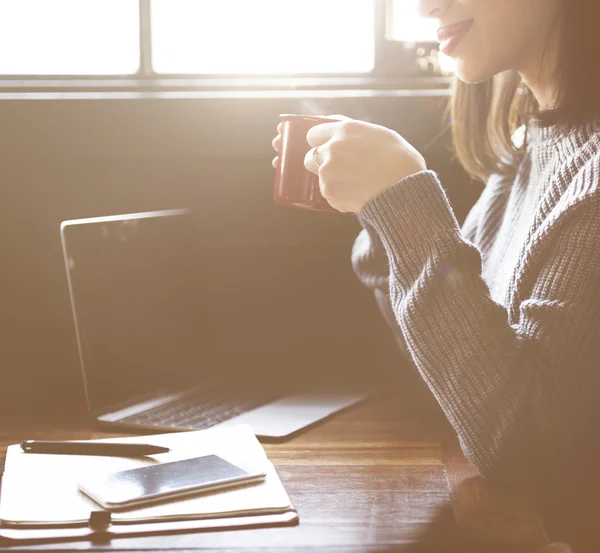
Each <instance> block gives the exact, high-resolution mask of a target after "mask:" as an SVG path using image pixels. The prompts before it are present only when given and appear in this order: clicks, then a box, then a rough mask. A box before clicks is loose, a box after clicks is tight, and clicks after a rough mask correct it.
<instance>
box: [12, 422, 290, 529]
mask: <svg viewBox="0 0 600 553" xmlns="http://www.w3.org/2000/svg"><path fill="white" fill-rule="evenodd" d="M94 441H103V440H94ZM106 441H111V442H114V441H120V442H130V443H136V442H137V443H149V444H154V445H161V446H166V447H169V448H170V449H171V451H170V452H169V453H163V454H161V455H156V456H150V457H148V458H146V459H139V458H137V459H127V458H121V457H98V456H85V455H44V454H31V453H23V452H22V451H21V447H20V446H19V445H11V446H9V448H8V450H7V453H6V465H5V469H4V476H3V478H2V493H1V496H0V521H1V522H2V524H3V525H5V526H23V525H28V526H29V525H31V526H54V527H61V526H72V525H81V524H86V523H87V522H88V521H89V518H90V513H91V512H93V511H102V510H103V509H102V508H101V507H100V506H99V505H97V504H96V503H95V502H94V501H92V500H91V499H89V498H88V497H87V496H86V495H84V494H83V493H82V492H80V491H79V489H78V487H77V482H78V480H79V479H80V478H81V477H83V476H85V475H89V474H94V475H100V474H108V473H110V472H115V471H119V470H125V469H128V468H135V467H139V466H144V465H149V464H153V463H158V462H169V461H177V460H180V459H189V458H192V457H200V456H203V455H210V454H215V455H218V456H220V457H222V458H223V459H225V460H227V461H229V462H230V463H233V464H234V465H237V466H239V467H240V468H242V469H244V470H246V471H251V470H254V469H263V470H264V471H265V472H266V474H267V476H266V478H265V480H264V481H263V482H260V483H258V484H254V485H249V486H244V487H240V488H232V489H227V490H221V491H216V492H212V493H208V494H203V495H198V496H191V497H184V498H178V499H174V500H171V501H169V502H165V503H159V504H155V505H148V506H145V507H140V508H137V509H130V510H127V511H123V512H118V513H112V523H113V524H119V523H134V522H137V523H140V522H161V521H176V520H196V519H203V518H223V517H229V516H242V515H266V514H276V513H283V512H285V511H287V510H289V509H290V508H291V505H290V500H289V498H288V496H287V493H286V491H285V489H284V487H283V485H282V483H281V481H280V480H279V476H278V475H277V472H276V471H275V468H274V467H273V465H272V464H271V462H270V461H269V460H268V458H267V456H266V454H265V451H264V449H263V448H262V446H261V445H260V443H259V442H258V440H257V439H256V437H255V436H254V433H253V432H252V429H251V428H250V427H249V426H246V425H243V426H242V425H240V426H230V427H225V428H221V429H208V430H200V431H193V432H176V433H172V434H157V435H153V436H135V437H130V438H118V439H114V438H113V439H110V440H106Z"/></svg>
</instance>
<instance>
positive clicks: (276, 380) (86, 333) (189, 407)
mask: <svg viewBox="0 0 600 553" xmlns="http://www.w3.org/2000/svg"><path fill="white" fill-rule="evenodd" d="M197 220H198V219H197V217H195V215H194V214H193V213H192V212H190V211H189V210H184V209H180V210H168V211H160V212H149V213H135V214H128V215H117V216H110V217H96V218H88V219H79V220H70V221H64V222H63V223H62V225H61V229H60V231H61V240H62V248H63V254H64V260H65V266H66V274H67V281H68V287H69V294H70V301H71V306H72V311H73V320H74V326H75V334H76V338H77V345H78V350H79V358H80V364H81V370H82V374H83V384H84V388H85V396H86V400H87V405H88V409H89V412H90V415H91V417H92V418H93V420H94V421H96V422H97V423H101V424H102V425H111V426H113V427H114V426H119V427H121V428H127V429H129V430H140V431H146V430H150V429H152V430H156V429H164V430H170V431H172V430H191V429H194V430H197V429H203V428H208V427H212V426H217V425H228V424H249V425H250V426H251V427H252V429H253V430H254V432H255V434H256V435H257V436H258V437H260V438H264V439H265V440H269V439H272V440H280V439H285V438H288V437H290V436H292V435H293V434H295V433H296V432H298V431H300V430H302V429H304V428H306V427H308V426H310V425H312V424H314V423H316V422H318V421H320V420H322V419H325V418H326V417H329V416H331V415H333V414H334V413H336V412H338V411H340V410H342V409H346V408H347V407H350V406H352V405H354V404H356V403H358V402H359V401H362V400H363V399H365V398H366V397H367V396H369V395H370V394H371V393H372V392H373V390H371V389H367V387H366V386H363V385H358V386H356V385H347V386H342V385H341V384H340V382H344V379H340V378H337V377H334V378H330V379H327V377H326V375H327V370H325V367H320V366H318V365H319V362H318V355H316V353H317V352H314V354H311V353H310V352H309V354H308V358H312V359H313V362H312V363H307V362H306V357H305V358H303V357H302V355H300V354H298V355H297V354H296V353H295V352H298V351H301V350H302V351H304V350H305V349H306V346H305V347H303V348H299V347H298V344H302V337H301V336H299V337H298V336H296V337H295V338H294V334H295V335H298V334H299V332H298V331H297V329H296V330H295V331H294V332H292V329H291V328H290V332H287V333H286V330H287V329H286V321H285V320H280V319H281V314H282V313H283V314H285V312H286V311H285V306H282V305H280V304H281V303H282V302H281V301H279V300H278V298H279V297H280V296H277V294H285V293H286V290H285V287H286V282H285V280H286V279H285V278H284V276H282V275H283V273H281V271H282V270H283V269H282V268H281V266H282V264H281V262H280V261H279V262H278V263H279V264H278V265H277V264H276V262H275V261H274V259H275V258H274V256H273V254H272V253H270V254H269V253H267V250H265V248H262V250H261V251H262V253H260V251H259V250H258V249H257V251H256V252H255V253H253V254H252V253H251V254H248V248H249V247H250V245H249V244H241V246H240V245H239V244H238V246H239V247H237V246H236V244H235V243H233V242H232V243H231V244H230V245H229V246H228V245H227V244H215V242H214V238H215V237H214V236H210V233H209V232H207V231H206V229H204V230H202V229H201V228H200V227H199V226H198V224H197ZM238 242H239V240H238ZM244 255H256V256H257V257H256V258H250V257H248V260H249V261H248V262H247V263H245V265H244V264H243V263H242V261H240V260H241V259H244V258H243V256H244ZM261 255H262V257H261ZM236 263H237V265H236ZM269 263H271V264H272V267H270V266H269ZM284 265H285V264H284ZM259 270H260V271H263V273H261V274H260V275H258V273H257V274H253V273H252V271H259ZM278 271H280V272H279V273H278ZM263 275H270V276H269V277H266V276H263ZM266 278H271V279H273V282H265V279H266ZM261 283H262V284H261ZM292 294H293V291H292ZM281 297H284V296H281ZM261 307H262V308H261ZM272 338H273V339H272ZM294 339H295V340H297V341H296V342H289V341H288V340H294ZM305 353H306V352H305ZM299 364H302V365H303V366H299Z"/></svg>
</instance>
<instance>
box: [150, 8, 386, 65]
mask: <svg viewBox="0 0 600 553" xmlns="http://www.w3.org/2000/svg"><path fill="white" fill-rule="evenodd" d="M374 26H375V25H374V0H252V1H250V0H152V35H153V64H154V70H155V71H157V72H158V73H197V74H223V73H234V74H235V73H239V74H248V73H264V74H286V73H287V74H291V73H362V72H365V73H366V72H369V71H371V70H372V69H373V66H374V60H375V51H374V50H375V39H374Z"/></svg>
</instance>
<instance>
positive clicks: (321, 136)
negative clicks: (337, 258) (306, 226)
mask: <svg viewBox="0 0 600 553" xmlns="http://www.w3.org/2000/svg"><path fill="white" fill-rule="evenodd" d="M307 140H308V143H309V144H310V145H311V146H312V147H313V149H312V150H310V151H309V152H308V154H307V155H306V158H305V160H304V165H305V166H306V168H307V169H308V170H309V171H311V172H312V173H314V174H316V175H319V181H320V185H321V194H322V195H323V197H324V198H325V199H326V200H327V201H328V202H329V203H330V204H331V206H332V207H334V208H335V209H337V210H338V211H342V212H351V213H358V212H359V211H360V210H361V209H362V207H363V206H364V205H365V203H367V201H369V200H370V199H371V198H373V197H374V196H376V195H377V194H378V193H380V192H383V191H384V190H385V189H386V188H389V187H391V186H392V185H394V184H395V183H396V182H398V181H399V180H401V179H403V178H405V177H408V176H410V175H413V174H414V173H418V172H420V171H424V170H425V169H427V165H426V164H425V160H424V159H423V156H422V155H421V154H420V153H419V152H417V150H415V149H414V148H413V147H412V146H411V145H410V144H409V143H408V142H406V140H404V139H403V138H402V137H401V136H400V135H399V134H398V133H396V132H394V131H392V130H390V129H387V128H385V127H381V126H379V125H374V124H372V123H366V122H364V121H356V120H354V119H345V120H342V121H340V122H335V123H323V124H321V125H317V126H316V127H313V128H312V129H310V131H309V132H308V135H307ZM276 141H277V138H276V139H275V140H274V141H273V146H274V147H275V149H276V150H277V149H278V143H277V142H276ZM315 150H316V152H315ZM276 163H277V158H276V159H275V160H273V164H274V165H275V166H276Z"/></svg>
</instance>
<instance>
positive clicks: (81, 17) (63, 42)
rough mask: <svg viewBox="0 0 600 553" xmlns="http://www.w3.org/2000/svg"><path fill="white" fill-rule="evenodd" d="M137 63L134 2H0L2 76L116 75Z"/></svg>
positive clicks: (98, 0) (137, 27)
mask: <svg viewBox="0 0 600 553" xmlns="http://www.w3.org/2000/svg"><path fill="white" fill-rule="evenodd" d="M139 63H140V52H139V12H138V2H137V0H0V74H4V75H81V74H89V75H94V74H96V75H119V74H130V73H135V72H136V71H137V70H138V68H139Z"/></svg>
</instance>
